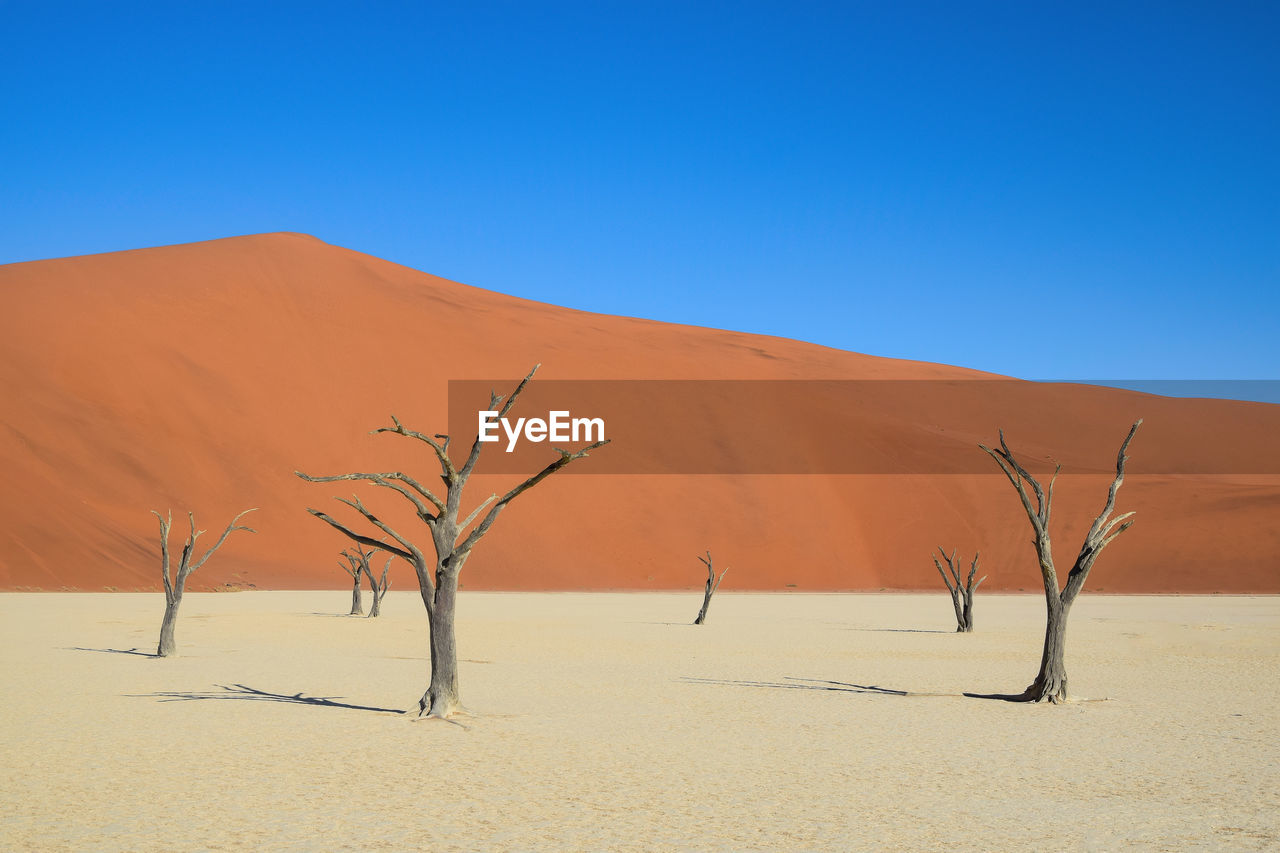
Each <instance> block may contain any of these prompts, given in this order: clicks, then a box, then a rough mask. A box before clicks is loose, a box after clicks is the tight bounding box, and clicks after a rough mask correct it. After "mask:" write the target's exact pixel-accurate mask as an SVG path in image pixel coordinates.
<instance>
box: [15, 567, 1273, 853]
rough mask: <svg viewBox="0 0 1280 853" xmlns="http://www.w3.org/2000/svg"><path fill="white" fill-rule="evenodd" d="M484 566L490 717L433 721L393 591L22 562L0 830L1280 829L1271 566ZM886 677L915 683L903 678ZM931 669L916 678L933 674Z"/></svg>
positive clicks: (445, 839)
mask: <svg viewBox="0 0 1280 853" xmlns="http://www.w3.org/2000/svg"><path fill="white" fill-rule="evenodd" d="M699 601H700V593H693V592H691V593H679V594H675V593H671V594H667V593H662V594H655V593H630V594H599V593H593V594H572V593H518V594H517V593H475V592H473V593H463V597H462V600H461V604H460V612H459V642H460V649H461V655H462V657H463V658H464V659H465V662H464V663H462V665H461V670H462V688H463V699H464V701H465V702H466V703H467V704H468V705H469V706H470V707H471V708H472V709H473V710H474V711H475V712H476V716H474V717H471V718H467V719H465V720H464V722H465V724H466V725H467V726H468V728H466V729H464V728H462V727H460V726H455V725H450V724H448V723H441V722H412V721H411V720H410V719H409V718H407V717H405V716H403V715H401V714H400V713H398V712H397V711H396V710H395V709H400V708H404V707H408V706H409V705H411V704H412V703H413V702H414V700H415V699H416V698H417V696H418V695H419V694H420V693H421V691H422V689H423V688H424V687H425V679H426V668H427V663H426V641H425V633H424V631H425V616H424V613H423V608H422V605H421V602H420V601H419V600H418V599H417V598H416V595H415V594H412V593H408V592H392V593H391V594H390V595H389V597H388V599H387V601H386V603H385V613H384V616H383V617H382V618H381V619H378V620H370V619H355V618H348V617H343V616H340V615H338V614H340V613H342V612H343V611H345V610H346V606H347V605H348V604H349V593H343V592H337V591H333V592H246V593H229V594H189V595H188V596H187V600H186V601H185V602H184V608H183V613H182V616H181V619H180V621H179V624H178V643H179V648H180V651H181V653H182V656H181V657H179V658H176V659H168V660H158V659H152V658H149V657H146V656H143V655H141V654H137V653H120V652H125V651H128V650H134V649H136V650H138V651H140V652H144V653H145V652H149V651H152V650H153V649H154V644H155V639H156V632H157V630H158V625H159V621H160V615H161V610H162V600H161V596H160V595H158V594H123V593H121V594H91V593H82V594H53V593H49V594H35V593H32V594H4V595H0V626H2V627H0V636H2V637H3V640H4V642H3V646H2V650H0V655H2V658H0V661H2V663H0V671H2V672H3V673H4V690H3V692H2V693H0V720H2V721H3V727H2V728H0V846H3V847H4V848H6V849H40V850H59V849H72V850H83V849H93V850H183V849H212V850H225V849H236V850H238V849H257V848H266V849H339V848H357V849H406V848H409V847H415V848H418V849H430V850H600V849H607V850H656V849H665V850H836V849H860V848H861V849H869V848H874V849H929V848H933V849H938V848H943V847H945V848H948V849H975V850H978V849H987V850H990V849H1010V848H1022V847H1030V846H1032V845H1034V846H1037V847H1044V846H1046V845H1047V846H1051V847H1066V848H1075V849H1114V848H1116V847H1138V848H1142V849H1167V850H1185V849H1214V850H1217V849H1275V848H1276V847H1277V846H1280V811H1278V810H1277V808H1278V807H1280V703H1277V701H1276V700H1277V698H1278V693H1280V690H1278V688H1277V681H1276V678H1277V675H1278V674H1280V666H1278V664H1280V599H1278V598H1273V597H1257V598H1254V597H1112V596H1097V595H1095V596H1089V595H1087V594H1086V596H1085V597H1084V598H1082V599H1081V600H1080V601H1079V602H1078V603H1077V605H1076V607H1075V610H1074V612H1073V613H1072V616H1071V627H1070V632H1069V635H1068V660H1067V665H1068V671H1069V673H1070V675H1071V688H1072V693H1073V694H1079V695H1081V696H1087V697H1092V698H1093V699H1105V700H1106V701H1089V702H1075V703H1072V704H1069V705H1066V706H1059V707H1052V706H1026V705H1016V704H1009V703H1004V702H998V701H990V700H983V699H975V698H966V697H964V696H962V695H960V694H961V693H962V692H963V691H978V692H999V691H1010V690H1018V689H1021V688H1022V687H1024V686H1025V685H1026V684H1027V682H1028V681H1030V679H1031V677H1032V676H1033V675H1034V670H1035V666H1036V663H1037V661H1038V656H1039V643H1040V631H1041V625H1042V619H1043V616H1042V609H1043V604H1042V602H1041V601H1040V600H1039V599H1037V598H1036V597H1032V596H985V597H984V596H980V597H979V600H978V602H977V607H976V615H977V632H976V633H974V634H972V635H969V636H962V635H961V636H957V635H954V634H952V633H950V631H951V628H952V627H953V624H952V623H951V621H950V620H951V616H950V602H949V601H948V600H947V599H946V598H945V596H943V595H926V594H915V595H885V594H881V595H811V594H732V593H722V594H721V595H719V596H717V598H716V600H715V601H714V603H713V605H712V608H711V613H710V618H709V622H708V624H707V625H705V626H703V627H700V628H699V627H693V626H690V625H688V624H686V623H687V622H688V621H689V620H690V619H692V617H693V616H694V614H695V613H696V611H697V606H698V604H699ZM892 691H906V692H907V695H901V694H899V693H896V692H892ZM921 694H923V695H921Z"/></svg>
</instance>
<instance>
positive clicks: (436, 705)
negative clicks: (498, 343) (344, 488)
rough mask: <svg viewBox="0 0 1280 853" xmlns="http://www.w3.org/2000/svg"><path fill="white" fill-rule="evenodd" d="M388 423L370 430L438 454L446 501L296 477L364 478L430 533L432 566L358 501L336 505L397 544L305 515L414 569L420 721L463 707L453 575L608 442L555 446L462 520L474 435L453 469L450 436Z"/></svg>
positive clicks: (398, 483)
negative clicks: (545, 484) (517, 507)
mask: <svg viewBox="0 0 1280 853" xmlns="http://www.w3.org/2000/svg"><path fill="white" fill-rule="evenodd" d="M539 366H540V365H535V366H534V368H533V370H531V371H529V375H528V376H526V377H525V378H524V379H523V380H521V382H520V384H518V385H517V386H516V388H515V390H514V391H512V392H511V395H510V396H509V397H507V398H506V400H505V402H504V401H503V398H502V397H501V396H499V395H498V394H490V397H489V408H488V410H487V411H497V413H498V415H497V416H498V418H499V419H501V418H503V417H505V416H506V415H507V413H508V412H510V411H511V407H512V406H513V405H514V404H515V402H516V399H517V398H519V396H520V394H521V392H522V391H524V388H525V386H526V385H527V384H528V383H529V380H531V379H532V378H533V374H534V373H536V372H537V371H538V367H539ZM499 403H501V404H502V408H501V409H500V410H499V409H498V404H499ZM391 422H392V424H393V426H389V427H380V428H378V429H376V430H374V432H375V433H383V432H389V433H393V434H395V435H399V436H403V437H405V438H411V439H414V440H416V441H420V442H422V443H423V444H426V445H427V446H428V447H430V448H431V451H432V452H433V453H434V454H435V457H436V461H437V462H438V463H439V464H440V478H441V480H442V481H443V482H444V486H445V491H444V497H443V498H441V497H440V496H438V495H436V494H435V493H434V492H433V491H431V490H430V489H428V488H426V487H425V486H423V485H422V484H421V483H420V482H418V480H416V479H414V478H413V477H411V476H409V475H408V474H405V473H403V472H400V471H391V472H384V473H355V474H337V475H332V476H323V477H313V476H310V475H308V474H304V473H302V472H301V471H298V472H295V473H297V475H298V476H299V477H301V478H302V479H304V480H306V481H307V482H311V483H333V482H337V481H339V480H362V481H365V482H368V483H372V484H373V485H375V486H381V487H382V488H386V489H390V490H392V491H394V492H396V493H398V494H399V495H400V496H401V497H402V498H404V499H405V500H406V501H408V502H409V503H410V504H412V505H413V509H414V512H415V514H416V515H417V516H418V519H419V520H420V521H421V522H422V523H423V524H424V525H426V527H427V530H428V532H429V533H430V535H431V544H432V549H433V550H434V552H435V559H434V560H432V559H430V558H428V557H427V555H426V553H425V552H424V551H423V550H422V548H420V547H419V546H418V545H417V544H416V543H414V542H413V541H412V540H410V539H409V538H408V537H406V536H402V535H401V534H400V533H398V532H397V531H396V530H394V529H392V528H391V526H390V525H388V524H387V523H386V522H384V521H383V520H382V519H380V518H378V517H377V516H376V515H374V514H373V513H372V512H371V511H370V510H369V509H368V508H366V507H365V505H364V504H363V503H362V502H361V501H360V498H359V497H353V498H352V499H350V500H347V499H346V498H338V500H339V501H340V502H342V503H344V504H346V505H347V506H349V507H351V508H352V509H354V510H355V511H356V512H358V513H359V514H360V515H361V516H363V517H364V519H365V520H366V521H367V522H368V523H370V524H372V525H373V526H374V527H376V528H377V529H378V530H380V531H381V532H382V533H383V534H385V535H386V536H389V537H390V538H391V539H392V540H394V541H395V544H391V543H388V542H380V541H378V540H377V539H374V538H373V537H372V536H366V535H364V534H362V533H357V532H356V531H354V530H352V529H350V528H349V527H347V526H346V525H344V524H343V523H342V522H340V521H338V520H337V519H334V518H332V517H330V516H329V515H327V514H326V513H323V512H321V511H319V510H316V509H308V510H307V511H308V512H310V513H311V514H312V515H314V516H316V517H317V518H319V519H320V520H322V521H324V522H325V523H327V524H329V525H331V526H332V527H334V528H335V529H337V530H338V531H340V532H342V533H343V534H344V535H346V536H347V537H349V538H350V539H352V540H354V541H356V542H359V543H362V544H365V545H368V546H370V547H372V548H381V549H382V550H383V551H386V552H387V553H389V554H392V555H394V556H396V557H400V558H401V559H402V560H405V561H407V562H408V563H409V564H410V565H412V566H413V570H414V573H415V574H416V575H417V576H418V591H419V592H420V593H421V595H422V603H423V605H424V606H425V607H426V609H427V621H428V623H429V624H430V648H431V681H430V685H429V686H428V688H427V691H426V692H425V693H424V694H423V695H422V698H421V699H419V700H418V713H419V715H423V714H425V715H427V716H430V717H439V718H448V717H449V716H451V715H452V714H454V713H456V712H457V711H459V710H460V709H461V707H462V706H461V701H460V699H459V693H458V653H457V643H456V640H455V633H454V612H455V609H456V605H457V596H458V575H459V573H460V572H461V571H462V567H463V565H464V564H465V563H466V561H467V558H468V557H469V556H470V555H471V550H472V549H473V548H475V546H476V544H477V543H478V542H479V541H480V540H481V538H483V537H484V535H485V534H486V533H488V532H489V528H490V527H492V526H493V523H494V522H495V521H496V520H497V518H498V516H499V515H500V514H501V513H502V510H503V509H505V508H506V506H507V504H509V503H511V501H513V500H515V499H516V498H517V497H519V496H520V495H522V494H524V493H525V492H526V491H528V490H529V489H531V488H533V487H534V486H536V485H538V483H541V482H542V481H543V480H545V479H546V478H547V477H549V476H551V475H552V474H554V473H555V472H557V471H559V470H560V469H561V468H563V467H565V466H566V465H568V464H569V463H571V462H573V461H574V460H576V459H581V458H583V457H584V456H587V455H588V454H589V453H590V451H592V450H595V449H597V448H600V447H603V446H604V445H606V444H608V443H609V441H608V439H603V438H602V439H601V440H600V441H597V442H595V443H594V444H590V445H587V446H586V447H584V448H582V449H580V450H577V451H573V452H570V451H568V450H560V449H558V448H557V449H556V452H557V453H559V458H558V459H556V460H555V461H553V462H551V463H549V464H548V465H547V466H546V467H544V468H543V469H542V470H541V471H539V472H538V473H536V474H534V475H533V476H531V477H529V478H527V479H526V480H524V481H523V482H521V483H519V484H518V485H516V486H514V487H513V488H512V489H510V490H509V491H507V492H506V493H505V494H503V495H502V496H501V497H499V496H498V495H496V494H495V495H490V496H489V497H488V498H486V499H485V500H484V501H482V502H481V503H480V504H479V505H478V506H476V507H475V508H474V509H472V510H471V512H470V513H469V514H467V515H466V516H465V517H463V518H462V519H461V520H459V514H460V512H461V508H462V492H463V488H464V487H465V486H466V484H467V481H468V480H469V479H470V477H471V474H472V472H473V471H474V470H475V467H476V463H477V462H478V461H479V460H480V450H481V448H482V447H483V443H482V442H481V441H480V437H479V435H477V436H476V439H475V440H474V441H473V442H472V444H471V452H470V453H469V454H468V455H467V458H466V460H465V461H464V462H463V463H462V465H461V466H458V465H456V464H454V461H453V459H452V458H451V457H450V456H449V443H450V437H449V436H447V435H440V434H436V435H434V436H431V435H426V434H424V433H420V432H415V431H414V430H410V429H407V428H405V426H404V425H403V424H401V423H400V421H399V420H397V419H396V418H395V416H392V418H391ZM473 522H475V527H474V528H471V529H470V532H468V528H469V527H470V526H471V524H472V523H473Z"/></svg>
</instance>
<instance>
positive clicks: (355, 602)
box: [347, 574, 364, 616]
mask: <svg viewBox="0 0 1280 853" xmlns="http://www.w3.org/2000/svg"><path fill="white" fill-rule="evenodd" d="M354 581H355V582H354V583H353V584H352V585H351V612H350V613H348V614H347V615H348V616H363V615H364V600H363V599H362V597H361V593H360V575H358V574H357V575H356V576H355V578H354Z"/></svg>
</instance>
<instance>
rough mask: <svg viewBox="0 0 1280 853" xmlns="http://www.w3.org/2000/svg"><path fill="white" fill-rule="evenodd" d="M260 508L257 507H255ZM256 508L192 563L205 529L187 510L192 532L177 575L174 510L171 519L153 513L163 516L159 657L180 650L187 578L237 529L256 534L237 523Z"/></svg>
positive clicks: (152, 512) (232, 522)
mask: <svg viewBox="0 0 1280 853" xmlns="http://www.w3.org/2000/svg"><path fill="white" fill-rule="evenodd" d="M254 509H256V507H255V508H254ZM253 511H254V510H253V509H246V510H245V511H244V512H242V513H240V514H239V515H237V516H236V517H235V518H233V519H231V523H230V524H228V525H227V529H226V530H224V531H222V535H221V536H219V537H218V541H217V542H214V543H213V547H212V548H210V549H209V550H208V551H205V552H204V556H203V557H201V558H200V559H199V560H197V561H196V562H194V563H192V562H191V556H192V552H193V551H194V550H195V547H196V540H197V539H199V538H200V536H201V534H203V533H204V531H203V530H196V517H195V515H194V514H193V513H190V512H188V513H187V520H188V521H189V522H190V523H191V532H190V533H189V534H187V541H186V543H185V544H184V545H183V546H182V555H181V556H180V557H179V559H178V574H177V577H172V578H171V577H170V573H169V529H170V528H171V527H173V511H172V510H171V511H170V512H169V515H168V518H165V517H164V516H161V515H160V513H158V512H156V511H155V510H154V509H153V510H151V514H152V515H154V516H155V517H156V518H158V519H160V562H161V577H162V578H163V579H164V621H163V622H161V623H160V644H159V645H158V646H157V647H156V656H157V657H162V658H167V657H170V656H171V655H176V654H177V653H178V647H177V646H176V645H175V644H174V641H173V628H174V625H175V624H176V623H177V621H178V607H179V606H180V605H181V604H182V594H183V593H184V592H185V591H186V588H187V578H188V577H190V576H191V573H192V572H194V571H195V570H196V569H198V568H200V567H201V566H203V565H204V564H205V561H207V560H208V559H209V558H210V557H212V556H213V552H214V551H217V550H218V549H219V548H221V547H222V543H223V542H225V541H227V537H228V536H230V535H231V533H232V531H235V530H247V531H249V532H250V533H256V532H257V531H256V530H254V529H253V528H252V527H240V526H238V525H237V524H236V522H237V521H239V520H240V519H241V518H243V517H244V516H245V515H247V514H249V513H251V512H253Z"/></svg>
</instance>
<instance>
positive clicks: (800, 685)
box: [680, 675, 954, 696]
mask: <svg viewBox="0 0 1280 853" xmlns="http://www.w3.org/2000/svg"><path fill="white" fill-rule="evenodd" d="M786 678H787V680H786V681H734V680H731V679H727V678H695V677H692V676H687V675H686V676H683V677H682V678H681V679H680V680H681V681H686V682H689V683H691V684H727V685H730V686H732V687H772V688H775V689H779V690H828V691H832V692H835V693H869V694H871V695H874V696H951V695H954V694H950V693H910V692H908V691H906V690H892V689H890V688H888V687H880V686H878V685H875V684H851V683H849V682H845V681H824V680H822V679H818V678H792V677H791V676H786Z"/></svg>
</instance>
